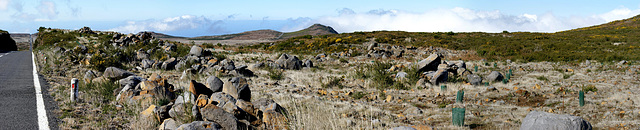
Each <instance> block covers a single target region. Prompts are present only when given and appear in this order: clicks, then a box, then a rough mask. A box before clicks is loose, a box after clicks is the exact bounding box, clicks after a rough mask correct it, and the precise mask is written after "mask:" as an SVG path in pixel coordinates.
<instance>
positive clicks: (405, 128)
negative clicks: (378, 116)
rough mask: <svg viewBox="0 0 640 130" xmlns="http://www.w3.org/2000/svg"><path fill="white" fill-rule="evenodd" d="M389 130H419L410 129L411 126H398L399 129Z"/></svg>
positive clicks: (392, 129)
mask: <svg viewBox="0 0 640 130" xmlns="http://www.w3.org/2000/svg"><path fill="white" fill-rule="evenodd" d="M389 130H418V129H416V128H413V127H409V126H398V127H394V128H391V129H389Z"/></svg>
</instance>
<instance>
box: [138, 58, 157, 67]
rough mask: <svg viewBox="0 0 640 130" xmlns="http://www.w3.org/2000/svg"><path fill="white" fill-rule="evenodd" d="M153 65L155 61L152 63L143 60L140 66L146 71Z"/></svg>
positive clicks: (151, 61)
mask: <svg viewBox="0 0 640 130" xmlns="http://www.w3.org/2000/svg"><path fill="white" fill-rule="evenodd" d="M154 63H155V61H153V60H149V59H144V60H142V66H141V67H142V68H143V69H148V68H151V67H153V64H154Z"/></svg>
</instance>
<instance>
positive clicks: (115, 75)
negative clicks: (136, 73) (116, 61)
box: [102, 67, 133, 80]
mask: <svg viewBox="0 0 640 130" xmlns="http://www.w3.org/2000/svg"><path fill="white" fill-rule="evenodd" d="M131 75H133V73H131V72H129V71H126V70H123V69H120V68H116V67H107V69H105V70H104V74H103V75H102V76H103V77H105V78H109V79H114V80H118V79H122V78H126V77H127V76H131Z"/></svg>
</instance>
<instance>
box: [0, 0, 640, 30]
mask: <svg viewBox="0 0 640 130" xmlns="http://www.w3.org/2000/svg"><path fill="white" fill-rule="evenodd" d="M638 14H640V1H602V0H563V1H557V0H535V1H524V0H437V1H431V0H404V1H387V0H385V1H376V0H322V1H312V0H305V1H299V0H274V1H265V0H245V1H233V0H182V1H176V0H108V1H107V0H104V1H102V0H0V29H3V30H8V31H10V32H31V33H33V32H35V30H36V29H37V28H38V27H40V26H44V27H51V28H65V29H78V28H81V27H83V26H89V27H91V28H93V29H94V30H111V31H118V32H123V33H136V32H139V31H156V32H162V33H167V34H171V35H177V36H202V35H220V34H228V33H238V32H243V31H250V30H258V29H272V30H277V31H285V32H287V31H295V30H299V29H302V28H305V27H307V26H310V25H312V24H314V23H320V24H325V25H329V26H332V27H334V29H336V30H337V31H338V32H353V31H374V30H401V31H412V32H435V31H455V32H470V31H484V32H501V31H503V30H507V31H512V32H514V31H534V32H555V31H562V30H567V29H573V28H579V27H585V26H592V25H597V24H602V23H606V22H609V21H613V20H619V19H624V18H629V17H632V16H635V15H638Z"/></svg>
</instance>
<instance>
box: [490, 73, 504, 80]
mask: <svg viewBox="0 0 640 130" xmlns="http://www.w3.org/2000/svg"><path fill="white" fill-rule="evenodd" d="M503 78H504V77H503V76H502V74H501V73H500V72H498V71H492V72H491V74H489V75H488V76H487V81H488V82H494V81H502V79H503Z"/></svg>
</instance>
